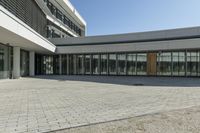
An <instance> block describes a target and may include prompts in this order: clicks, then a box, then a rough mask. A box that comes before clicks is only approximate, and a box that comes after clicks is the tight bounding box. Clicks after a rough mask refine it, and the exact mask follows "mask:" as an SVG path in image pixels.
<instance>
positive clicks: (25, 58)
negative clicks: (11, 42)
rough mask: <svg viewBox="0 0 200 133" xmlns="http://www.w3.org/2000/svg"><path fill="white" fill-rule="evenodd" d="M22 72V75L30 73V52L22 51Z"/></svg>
mask: <svg viewBox="0 0 200 133" xmlns="http://www.w3.org/2000/svg"><path fill="white" fill-rule="evenodd" d="M20 74H21V76H28V75H29V52H27V51H24V50H21V51H20Z"/></svg>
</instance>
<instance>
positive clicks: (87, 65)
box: [85, 55, 91, 74]
mask: <svg viewBox="0 0 200 133" xmlns="http://www.w3.org/2000/svg"><path fill="white" fill-rule="evenodd" d="M85 74H91V55H85Z"/></svg>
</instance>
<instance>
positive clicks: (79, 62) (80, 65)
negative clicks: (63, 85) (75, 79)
mask: <svg viewBox="0 0 200 133" xmlns="http://www.w3.org/2000/svg"><path fill="white" fill-rule="evenodd" d="M83 61H84V56H83V55H77V56H76V72H77V74H84V62H83Z"/></svg>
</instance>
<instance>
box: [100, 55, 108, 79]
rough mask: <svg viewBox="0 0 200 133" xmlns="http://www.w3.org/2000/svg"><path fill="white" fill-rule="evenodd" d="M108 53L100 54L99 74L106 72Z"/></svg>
mask: <svg viewBox="0 0 200 133" xmlns="http://www.w3.org/2000/svg"><path fill="white" fill-rule="evenodd" d="M107 68H108V55H107V54H102V55H101V74H102V75H105V74H107V73H108V69H107Z"/></svg>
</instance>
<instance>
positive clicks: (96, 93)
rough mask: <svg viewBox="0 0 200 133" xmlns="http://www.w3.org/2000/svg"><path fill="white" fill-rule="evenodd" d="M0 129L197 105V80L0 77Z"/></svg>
mask: <svg viewBox="0 0 200 133" xmlns="http://www.w3.org/2000/svg"><path fill="white" fill-rule="evenodd" d="M0 103H1V104H0V132H2V133H10V132H16V133H18V132H19V133H23V132H28V133H30V132H33V133H35V132H50V131H52V132H53V131H62V130H63V129H65V130H66V131H67V129H71V128H76V127H84V126H88V125H96V124H102V123H109V122H114V121H120V120H124V119H129V118H134V117H140V116H145V115H147V114H156V113H159V112H161V113H162V112H168V111H173V110H179V109H184V108H190V107H198V106H200V79H198V78H167V77H166V78H153V77H95V76H94V77H89V76H51V77H48V76H43V77H36V78H22V79H19V80H1V81H0Z"/></svg>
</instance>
